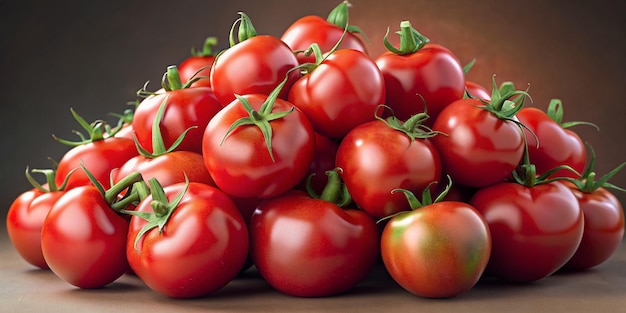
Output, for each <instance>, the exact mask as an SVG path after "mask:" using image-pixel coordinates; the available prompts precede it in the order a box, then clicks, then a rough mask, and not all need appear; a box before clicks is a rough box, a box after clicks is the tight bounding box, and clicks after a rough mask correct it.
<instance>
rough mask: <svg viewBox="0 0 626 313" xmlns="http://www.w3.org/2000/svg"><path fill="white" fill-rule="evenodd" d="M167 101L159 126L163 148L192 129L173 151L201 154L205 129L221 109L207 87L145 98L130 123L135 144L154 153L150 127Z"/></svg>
mask: <svg viewBox="0 0 626 313" xmlns="http://www.w3.org/2000/svg"><path fill="white" fill-rule="evenodd" d="M166 99H167V103H166V106H165V112H164V114H163V117H162V119H161V122H160V123H159V127H160V130H161V135H162V137H163V143H164V145H165V147H166V148H169V147H171V146H172V144H173V143H174V142H175V141H176V139H178V137H179V136H180V135H182V134H183V133H184V132H185V130H187V129H188V128H189V127H195V128H193V129H190V130H189V132H187V134H186V135H185V139H183V141H182V142H181V143H180V145H179V146H178V147H177V148H176V150H179V151H180V150H183V151H194V152H197V153H202V135H203V131H204V128H205V127H206V125H207V124H208V123H209V120H211V118H212V117H213V116H214V115H215V114H216V113H217V112H219V111H220V110H221V109H222V107H223V106H222V104H221V103H220V102H219V101H217V98H215V96H214V95H213V93H212V91H211V89H210V88H208V87H195V88H184V89H177V90H171V91H167V92H164V91H162V92H157V93H156V94H155V95H152V96H149V97H148V98H145V99H144V100H143V101H142V102H141V103H140V104H139V105H138V106H137V108H136V109H135V116H134V117H133V122H132V126H133V130H134V132H135V135H136V136H137V141H138V142H139V144H140V145H141V146H142V147H143V148H144V149H146V150H147V151H148V152H154V150H153V147H152V137H153V134H152V125H153V124H154V120H155V118H156V115H157V111H158V110H159V107H160V106H161V103H162V102H163V101H164V100H166Z"/></svg>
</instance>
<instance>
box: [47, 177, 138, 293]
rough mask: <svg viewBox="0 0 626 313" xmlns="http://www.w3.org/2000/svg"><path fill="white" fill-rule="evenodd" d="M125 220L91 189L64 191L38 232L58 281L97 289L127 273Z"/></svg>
mask: <svg viewBox="0 0 626 313" xmlns="http://www.w3.org/2000/svg"><path fill="white" fill-rule="evenodd" d="M127 232H128V222H127V220H126V219H125V218H124V217H123V216H121V215H119V214H118V213H117V212H115V211H114V210H113V209H112V208H111V206H110V204H109V203H107V201H106V200H105V198H104V197H103V195H102V194H101V193H100V191H99V190H98V189H97V188H96V187H94V186H93V185H88V186H80V187H76V188H74V189H71V190H69V191H67V193H66V194H65V195H63V196H62V197H61V198H60V199H59V200H58V201H57V202H56V203H55V204H54V206H53V207H52V208H51V209H50V212H49V213H48V215H47V216H46V218H45V220H44V223H43V225H42V228H41V250H42V252H43V256H44V259H45V260H46V262H47V264H48V266H49V267H50V269H51V270H52V272H54V273H55V274H56V275H57V276H58V277H60V278H61V279H63V280H65V281H66V282H68V283H70V284H72V285H75V286H77V287H80V288H100V287H104V286H106V285H108V284H109V283H111V282H113V281H115V280H116V279H117V278H119V277H120V276H122V275H123V274H124V273H125V272H126V270H127V269H128V262H127V261H126V236H127Z"/></svg>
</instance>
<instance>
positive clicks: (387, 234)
mask: <svg viewBox="0 0 626 313" xmlns="http://www.w3.org/2000/svg"><path fill="white" fill-rule="evenodd" d="M490 252H491V234H490V232H489V227H488V225H487V222H486V221H485V220H484V219H483V217H482V216H481V215H480V214H479V213H478V212H477V211H476V209H474V208H473V207H472V206H471V205H469V204H467V203H463V202H457V201H442V202H435V203H432V204H424V206H422V207H416V208H415V209H414V210H412V211H410V212H403V213H400V214H398V215H396V216H394V217H392V218H391V220H389V222H388V223H387V224H386V225H385V228H384V230H383V233H382V238H381V254H382V259H383V263H384V264H385V268H386V269H387V271H388V272H389V274H390V275H391V277H392V278H393V279H394V280H395V281H396V282H397V283H398V284H400V286H402V288H404V289H406V290H407V291H409V292H411V293H413V294H415V295H418V296H421V297H428V298H448V297H454V296H458V295H460V294H462V293H464V292H466V291H468V290H470V289H471V288H472V287H473V286H474V285H475V284H476V283H477V282H478V280H479V278H480V277H481V275H482V274H483V272H484V270H485V267H486V266H487V262H488V260H489V256H490Z"/></svg>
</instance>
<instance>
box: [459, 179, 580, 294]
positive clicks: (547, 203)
mask: <svg viewBox="0 0 626 313" xmlns="http://www.w3.org/2000/svg"><path fill="white" fill-rule="evenodd" d="M470 204H471V205H473V206H474V207H475V208H476V209H477V210H478V211H479V212H480V213H481V214H482V215H483V216H484V217H485V219H486V220H487V223H488V224H489V228H490V230H491V236H492V239H493V243H492V250H491V258H490V260H489V264H488V265H487V270H486V272H487V273H488V274H490V275H493V276H495V277H497V278H499V279H501V280H505V281H512V282H521V283H526V282H532V281H536V280H539V279H542V278H545V277H548V276H549V275H551V274H553V273H554V272H556V271H557V270H558V269H559V268H561V267H562V266H563V265H564V264H565V263H566V262H567V261H568V260H569V259H570V258H571V257H572V256H573V255H574V253H575V252H576V249H577V247H578V245H579V244H580V241H581V238H582V236H583V228H584V220H583V212H582V210H581V209H580V206H579V204H578V201H577V200H576V198H575V197H574V195H573V194H572V192H571V191H569V190H568V188H567V187H565V185H563V184H561V183H559V182H552V183H547V184H541V185H536V186H534V187H530V188H529V187H525V186H522V185H519V184H517V183H499V184H495V185H492V186H489V187H486V188H482V189H480V190H478V191H477V192H476V193H475V194H474V196H473V197H472V199H471V200H470Z"/></svg>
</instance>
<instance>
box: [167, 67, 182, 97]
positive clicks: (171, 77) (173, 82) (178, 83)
mask: <svg viewBox="0 0 626 313" xmlns="http://www.w3.org/2000/svg"><path fill="white" fill-rule="evenodd" d="M165 77H166V79H167V83H168V84H167V87H166V86H163V88H164V89H165V90H167V91H172V90H180V89H183V86H184V85H183V81H182V80H181V78H180V73H179V72H178V67H176V65H170V66H168V67H167V72H166V73H165Z"/></svg>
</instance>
